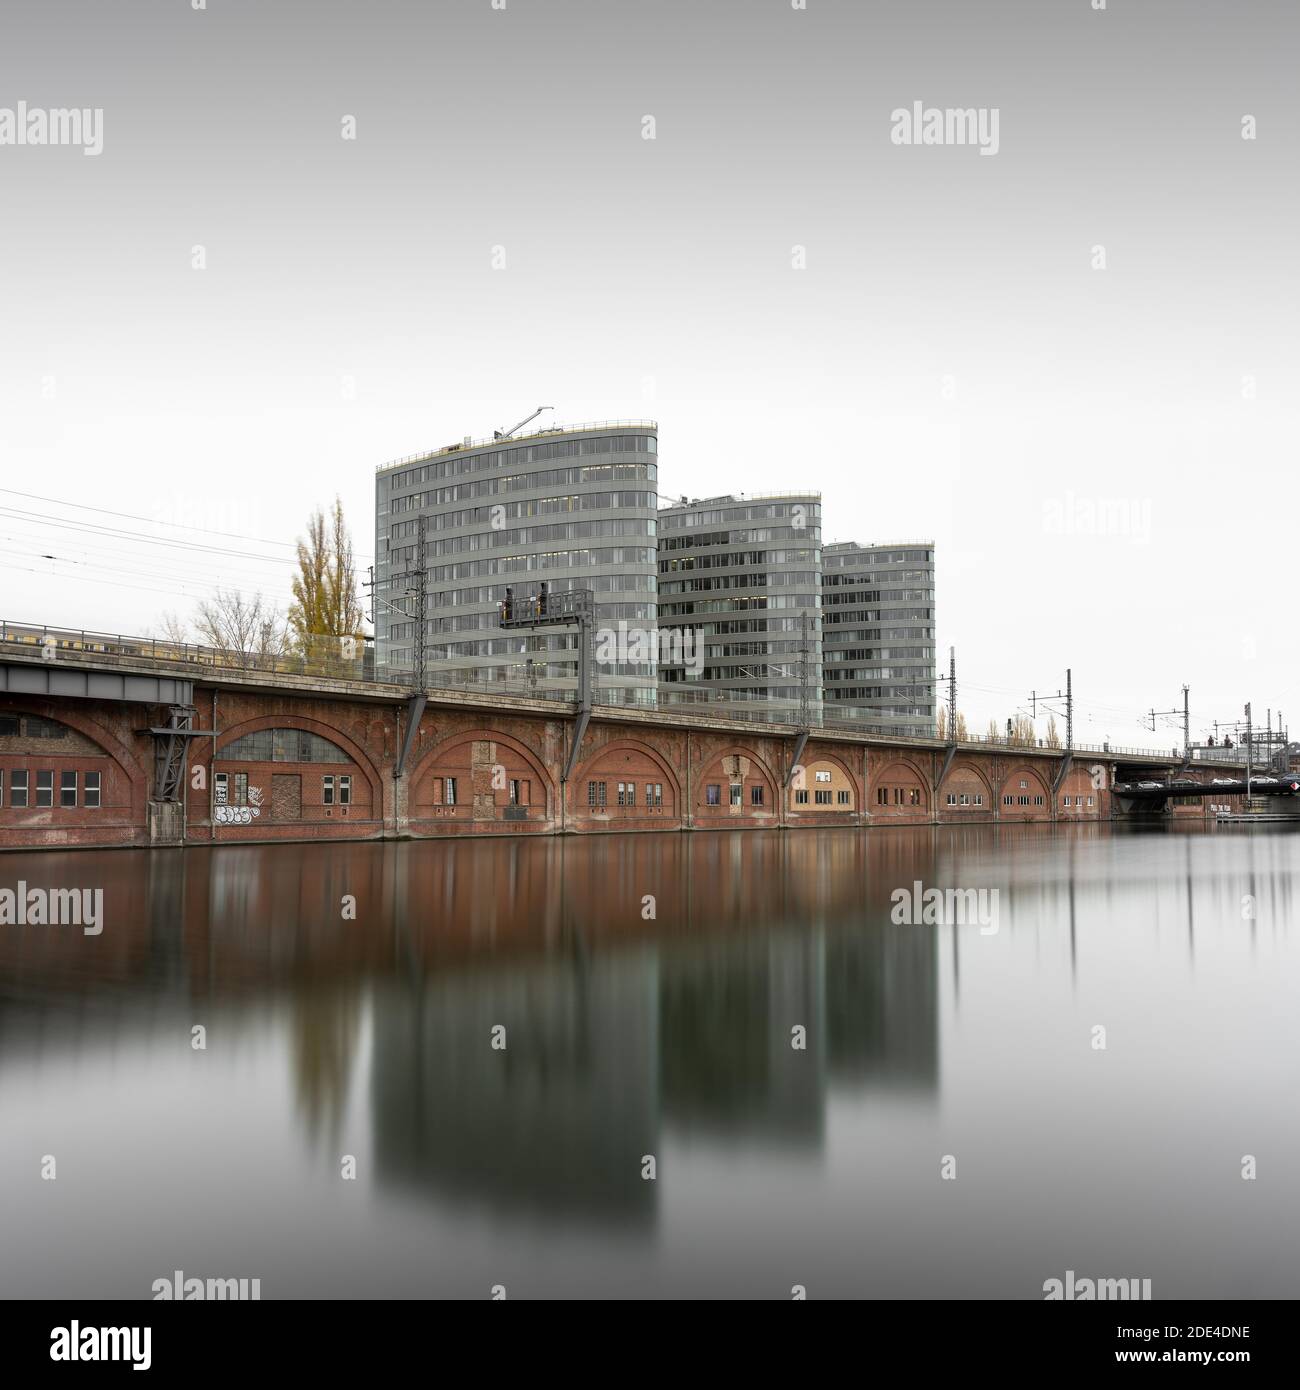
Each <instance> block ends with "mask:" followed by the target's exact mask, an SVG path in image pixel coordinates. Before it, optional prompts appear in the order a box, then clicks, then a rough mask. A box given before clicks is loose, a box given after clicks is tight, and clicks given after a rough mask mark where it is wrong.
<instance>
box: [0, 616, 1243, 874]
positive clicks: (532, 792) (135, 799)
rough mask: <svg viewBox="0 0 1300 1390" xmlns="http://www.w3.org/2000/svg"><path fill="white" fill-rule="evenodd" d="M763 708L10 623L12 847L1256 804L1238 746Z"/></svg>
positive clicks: (7, 692)
mask: <svg viewBox="0 0 1300 1390" xmlns="http://www.w3.org/2000/svg"><path fill="white" fill-rule="evenodd" d="M753 714H754V709H753V707H752V706H751V707H748V708H747V707H744V706H725V705H721V704H701V705H698V706H689V707H686V706H677V707H670V708H666V709H664V708H661V709H653V708H645V707H640V706H621V705H607V704H602V703H601V702H600V695H599V693H597V694H596V695H595V696H594V698H591V699H589V700H588V702H587V707H586V708H580V703H579V702H578V701H568V700H564V699H556V698H549V697H544V696H540V695H538V694H537V693H529V692H527V691H524V692H520V691H517V690H499V689H496V688H493V687H491V686H470V685H465V686H452V685H447V686H431V687H430V688H428V689H427V690H425V691H423V692H420V693H419V694H418V695H417V696H413V695H412V691H411V690H410V689H409V688H407V687H404V686H400V685H393V684H387V683H384V682H380V681H376V680H373V679H367V678H366V675H365V671H364V669H363V666H362V662H361V661H360V660H357V661H352V662H344V661H337V662H327V663H320V664H317V665H315V666H314V667H313V668H312V669H308V668H307V666H306V664H305V663H297V664H295V663H294V662H292V661H286V660H283V659H275V660H267V661H258V660H255V659H253V658H250V657H247V656H245V655H242V654H238V653H233V654H232V653H223V652H218V651H215V650H213V649H210V648H199V647H188V646H177V645H176V644H171V643H161V642H159V643H154V642H150V641H149V640H148V639H143V640H140V639H121V638H116V639H115V638H109V637H102V636H97V635H96V634H86V633H69V632H58V631H55V630H53V629H37V628H22V629H15V628H12V627H9V626H4V627H0V848H4V849H30V848H40V847H67V846H74V845H87V846H94V845H101V846H113V845H120V846H144V845H203V844H226V843H246V842H251V841H275V840H304V839H384V838H405V837H438V836H454V835H499V834H506V835H517V834H564V833H580V834H598V833H607V832H611V831H624V832H627V831H631V832H639V831H661V832H662V831H669V830H672V831H707V830H715V829H726V830H737V829H741V830H749V829H755V830H757V829H790V830H793V829H798V828H808V827H828V826H844V827H848V826H857V827H862V828H867V827H884V826H899V825H913V826H915V825H955V824H971V823H974V824H990V823H993V824H996V823H999V822H1015V823H1023V822H1060V821H1102V820H1109V819H1111V818H1114V817H1117V816H1125V815H1143V814H1146V815H1151V814H1159V815H1165V816H1170V817H1176V818H1179V819H1183V818H1188V817H1201V818H1208V817H1210V816H1211V815H1213V814H1214V813H1215V810H1217V809H1218V808H1219V807H1220V806H1229V807H1233V808H1237V807H1239V806H1240V805H1241V803H1242V799H1243V798H1242V790H1241V789H1239V788H1238V787H1236V786H1235V785H1234V786H1227V785H1225V784H1224V783H1222V782H1220V783H1219V784H1216V783H1215V782H1214V779H1215V778H1219V779H1229V778H1233V777H1234V776H1236V777H1237V778H1238V779H1240V777H1241V776H1243V775H1244V766H1241V765H1234V764H1232V763H1225V762H1223V761H1217V762H1215V763H1214V764H1213V765H1212V766H1211V765H1204V766H1202V765H1196V764H1195V763H1192V764H1182V763H1180V762H1178V760H1171V758H1170V756H1169V755H1168V754H1163V755H1162V754H1158V753H1151V752H1148V751H1143V750H1137V749H1112V748H1110V747H1102V748H1092V747H1075V748H1073V749H1062V748H1053V747H1043V746H1040V745H1020V744H1015V743H1012V742H999V741H992V740H989V741H970V742H961V743H956V742H945V741H943V740H940V739H926V738H886V737H881V736H879V735H875V734H870V733H865V732H863V731H862V730H861V729H860V728H856V727H853V726H851V725H842V726H841V725H833V724H831V723H830V722H825V723H823V724H821V725H820V726H818V727H813V728H802V729H801V728H798V727H795V726H792V725H786V724H776V723H771V722H765V721H763V720H761V719H755V718H754V717H753ZM746 716H747V717H746ZM1146 782H1150V783H1155V784H1159V785H1162V786H1167V787H1168V788H1169V790H1168V791H1167V792H1166V793H1165V794H1164V795H1163V796H1155V795H1151V794H1150V792H1151V788H1149V787H1144V786H1142V785H1140V784H1141V783H1146ZM1117 784H1118V786H1117ZM1121 789H1122V790H1121Z"/></svg>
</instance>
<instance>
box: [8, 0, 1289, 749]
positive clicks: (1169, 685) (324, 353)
mask: <svg viewBox="0 0 1300 1390" xmlns="http://www.w3.org/2000/svg"><path fill="white" fill-rule="evenodd" d="M5 27H6V41H5V44H4V46H3V49H0V108H14V107H16V105H17V103H18V102H19V101H25V102H26V103H27V104H28V106H29V107H42V108H59V107H69V106H74V105H75V106H78V107H90V108H102V109H103V111H104V148H103V152H102V154H100V155H99V156H97V157H86V156H84V155H83V154H82V153H81V151H80V150H77V149H73V148H48V147H44V148H43V147H35V148H33V147H12V146H0V289H2V291H3V294H2V298H0V302H2V303H3V306H4V324H5V328H6V332H5V333H4V334H3V335H0V464H2V469H0V485H3V486H4V487H7V488H11V489H16V490H19V491H24V492H29V493H34V494H40V495H42V496H45V497H51V498H56V499H62V500H64V501H75V502H79V503H83V504H88V505H91V506H95V507H100V508H108V509H112V510H115V511H119V512H125V513H133V514H137V515H139V516H143V517H147V518H156V519H159V520H162V521H166V522H181V523H188V524H190V525H192V526H198V527H204V528H209V529H212V530H217V531H228V532H233V533H239V534H242V535H252V536H259V537H265V538H271V539H275V540H279V541H281V542H286V541H291V540H292V539H293V537H294V535H295V534H297V532H298V531H299V530H300V529H301V527H302V524H303V521H304V518H305V514H306V512H307V510H308V509H309V508H310V507H311V506H312V505H314V504H315V503H316V502H317V501H320V502H322V503H325V502H328V500H329V499H330V498H331V497H332V495H333V494H334V492H336V491H337V492H339V493H340V494H341V495H342V497H343V500H344V503H345V506H346V508H347V510H348V512H349V515H350V517H351V519H352V522H353V526H354V530H355V533H356V537H357V543H358V550H359V551H362V552H366V553H367V558H368V552H369V551H370V550H371V548H372V539H371V516H372V506H373V482H372V480H373V470H374V466H375V465H376V464H377V463H380V462H383V461H385V460H388V459H390V458H393V457H396V456H399V455H404V454H409V453H412V452H415V451H416V450H419V449H422V448H426V447H429V446H435V445H440V444H444V443H447V442H450V441H452V440H454V439H459V438H460V437H461V436H463V435H465V434H471V435H474V436H481V435H485V434H488V433H490V432H491V430H492V429H493V428H494V427H501V426H504V425H508V424H511V423H513V422H514V421H515V420H516V419H519V418H521V417H522V416H524V415H526V414H528V413H529V412H530V411H531V410H532V409H533V408H534V407H535V406H536V405H538V404H540V403H542V402H545V403H547V404H554V405H555V406H556V407H557V410H556V412H555V416H554V417H553V418H555V419H556V420H558V421H564V422H570V421H574V422H576V421H583V420H596V419H604V418H607V417H618V418H621V417H639V416H650V417H653V418H655V419H657V420H658V421H659V424H660V448H661V460H660V462H661V470H660V489H661V493H662V494H663V495H665V496H668V495H673V494H680V493H684V492H689V493H690V494H691V495H693V496H699V495H705V494H707V493H712V492H722V491H729V490H735V489H746V490H751V491H759V490H762V489H765V488H770V489H784V488H795V487H808V486H820V487H821V488H822V490H823V492H824V494H825V513H826V518H827V524H826V537H827V539H856V540H863V541H868V540H891V539H895V538H898V539H908V538H914V537H915V538H920V537H929V536H933V537H934V538H935V540H936V541H937V543H938V546H939V551H938V555H939V570H938V611H939V644H940V647H941V649H942V652H943V653H944V655H945V656H946V651H947V647H948V646H949V645H950V644H956V646H957V648H958V655H959V660H960V663H961V671H962V676H963V684H964V686H965V689H966V691H967V695H966V696H965V697H964V698H963V700H962V705H963V708H964V709H966V711H967V713H968V715H969V717H970V719H971V721H972V724H973V725H974V726H975V727H977V728H982V727H983V726H984V724H985V723H986V722H987V719H988V718H989V717H991V716H996V717H999V718H1004V717H1005V716H1006V715H1007V714H1009V713H1012V712H1014V710H1015V708H1016V707H1017V706H1018V705H1019V704H1020V703H1021V700H1022V699H1023V697H1024V696H1026V695H1027V694H1028V692H1029V690H1030V689H1031V688H1033V687H1037V688H1039V689H1043V688H1055V683H1056V682H1058V681H1060V680H1063V679H1064V670H1065V667H1066V666H1067V665H1070V666H1073V668H1074V672H1075V686H1076V690H1077V692H1078V695H1079V699H1080V703H1081V723H1080V737H1081V738H1082V737H1087V736H1090V735H1094V734H1095V735H1098V736H1100V735H1102V734H1109V735H1110V737H1111V738H1112V739H1113V740H1115V741H1117V742H1120V743H1130V742H1133V743H1137V742H1141V741H1143V732H1142V730H1141V728H1140V727H1139V726H1138V722H1137V712H1138V711H1139V710H1141V709H1145V708H1149V707H1150V706H1151V705H1152V704H1154V705H1155V706H1156V708H1158V709H1165V708H1171V707H1173V705H1174V704H1175V703H1177V701H1178V699H1179V698H1180V696H1179V692H1180V688H1181V685H1182V683H1183V682H1184V681H1186V682H1188V683H1189V684H1190V685H1191V687H1192V695H1193V709H1194V714H1195V716H1196V722H1197V723H1198V725H1203V724H1204V723H1206V722H1208V721H1209V720H1210V719H1213V718H1216V717H1217V718H1221V719H1222V718H1233V717H1235V716H1236V715H1237V714H1238V713H1239V710H1240V706H1241V704H1242V702H1243V701H1244V700H1245V699H1253V700H1254V701H1255V705H1256V708H1257V710H1258V711H1260V712H1261V713H1262V711H1263V709H1264V708H1265V706H1267V705H1272V706H1273V707H1275V708H1276V707H1277V706H1279V705H1280V706H1282V707H1284V708H1285V707H1286V706H1287V704H1288V702H1289V701H1290V700H1291V699H1292V692H1293V690H1294V687H1295V684H1296V677H1297V675H1298V674H1300V661H1298V660H1297V657H1296V654H1295V645H1294V641H1293V638H1292V635H1291V629H1290V623H1289V621H1288V620H1289V618H1290V616H1291V613H1290V610H1291V603H1292V596H1293V592H1294V585H1293V582H1292V572H1293V567H1294V563H1295V561H1294V542H1293V540H1292V539H1291V529H1292V525H1293V521H1292V518H1293V517H1294V515H1295V513H1296V506H1295V503H1296V501H1297V484H1296V482H1295V478H1296V438H1297V430H1296V425H1297V379H1298V378H1297V370H1298V368H1300V362H1298V361H1297V357H1298V353H1297V346H1296V331H1295V326H1296V324H1297V322H1300V313H1298V312H1297V311H1298V309H1300V302H1298V301H1300V294H1298V293H1297V290H1298V284H1297V279H1298V276H1297V268H1296V227H1297V225H1298V219H1297V215H1296V214H1297V207H1296V202H1297V194H1296V180H1295V173H1294V171H1295V169H1296V168H1297V167H1300V94H1298V93H1297V88H1296V84H1295V81H1294V71H1295V63H1296V58H1297V51H1298V47H1300V44H1298V41H1300V7H1297V6H1296V5H1294V4H1292V3H1281V0H1279V2H1278V3H1263V0H1259V2H1258V3H1251V2H1250V0H1234V3H1232V4H1230V5H1229V4H1222V3H1217V0H1216V2H1214V3H1210V0H1142V2H1141V3H1137V0H1110V3H1109V4H1108V7H1107V9H1106V10H1105V11H1103V12H1098V11H1094V9H1093V8H1092V3H1091V0H1032V3H1030V2H1027V3H1001V4H996V3H993V4H984V5H974V4H969V3H964V2H963V0H951V3H949V2H948V0H945V2H944V3H938V0H932V2H931V3H926V2H925V0H912V2H911V3H902V2H901V0H897V2H896V3H890V4H865V3H847V0H808V7H807V9H806V10H803V11H796V10H794V9H792V8H791V6H790V4H789V3H788V0H745V2H744V3H741V2H740V0H736V2H735V3H731V2H730V0H691V3H684V2H682V3H679V2H678V0H663V2H661V3H655V4H651V3H648V2H647V0H642V3H627V2H626V0H602V3H595V0H591V2H590V3H576V2H570V3H566V2H565V0H531V2H530V0H508V4H507V8H506V9H505V10H504V11H494V10H493V9H492V7H491V3H490V0H456V3H450V0H449V2H447V3H435V4H429V5H412V4H394V3H388V2H387V0H372V2H371V3H366V4H360V3H358V4H340V3H296V4H290V3H280V4H268V3H263V4H254V3H241V2H240V0H209V4H208V7H207V8H206V9H205V10H203V11H199V12H196V11H194V10H192V9H191V8H190V6H189V5H188V4H185V3H181V0H174V2H173V3H171V4H169V5H160V4H144V3H120V4H117V5H113V6H105V5H101V4H94V3H89V2H87V3H51V2H50V0H46V2H45V3H15V0H10V3H9V4H8V5H7V7H6V26H5ZM916 101H921V102H923V103H924V104H925V105H926V106H934V107H940V108H948V107H961V108H967V107H972V108H997V110H998V112H999V150H998V153H997V155H996V156H994V157H991V158H990V157H982V156H980V154H979V152H978V150H977V149H974V148H970V147H957V148H952V147H923V146H898V145H895V144H893V143H891V141H890V128H891V112H892V111H893V110H894V109H895V108H900V107H901V108H908V107H911V105H912V103H914V102H916ZM647 115H650V116H653V117H654V120H655V137H656V138H655V139H654V140H646V139H643V138H642V130H643V117H645V116H647ZM346 116H353V117H355V120H356V139H355V140H354V141H350V140H344V139H343V138H342V137H341V124H342V122H343V119H344V118H345V117H346ZM1247 116H1252V117H1254V119H1255V121H1256V123H1257V131H1256V133H1257V138H1256V139H1254V140H1243V139H1242V121H1243V118H1244V117H1247ZM195 246H202V247H203V248H204V254H205V256H206V269H204V270H201V271H199V270H195V269H193V268H192V266H191V262H192V255H193V251H192V248H194V247H195ZM1096 246H1104V248H1105V256H1106V269H1105V270H1095V269H1093V260H1094V250H1093V248H1094V247H1096ZM494 247H503V248H504V251H505V258H506V268H505V269H504V270H494V269H493V268H492V257H493V248H494ZM795 247H803V248H805V252H804V255H805V257H806V266H807V268H806V269H803V270H795V269H793V268H792V256H793V254H794V253H793V248H795ZM51 396H52V399H51ZM1099 504H1101V505H1100V506H1099ZM0 507H3V508H5V509H6V510H5V511H3V512H0V546H3V549H4V551H5V553H4V555H3V557H0V566H3V567H2V568H0V609H2V610H3V611H4V612H5V613H6V614H12V615H13V616H16V617H18V618H22V619H36V620H46V621H49V622H53V623H64V624H70V625H77V626H80V625H83V624H84V625H88V626H95V627H107V628H111V629H113V630H115V631H140V630H142V629H150V628H152V627H153V626H154V625H155V624H156V621H157V618H158V616H159V614H160V613H161V612H162V611H163V610H164V609H166V608H174V609H177V610H179V611H181V612H185V611H188V609H189V608H190V607H191V606H192V601H193V596H197V595H200V594H202V593H203V592H204V591H205V589H206V588H207V587H208V586H210V585H211V584H213V583H214V582H217V581H218V580H220V581H222V582H227V583H237V584H239V585H240V586H241V587H245V588H249V589H252V588H257V587H268V588H274V589H277V590H278V591H279V592H281V593H284V592H286V591H287V581H288V577H289V573H290V569H289V566H288V565H287V564H284V563H280V564H263V563H258V562H256V561H254V560H251V559H248V558H246V557H245V556H241V555H220V554H215V553H212V552H198V551H187V550H185V549H175V548H173V549H170V550H168V549H164V548H161V547H155V546H149V545H145V544H142V543H140V542H139V541H138V540H135V539H132V538H130V537H126V536H105V535H97V536H94V537H90V536H87V535H86V534H85V533H84V532H80V533H79V532H77V531H75V530H66V529H52V528H50V527H49V526H48V525H47V524H46V523H44V522H42V521H40V520H38V519H36V518H32V517H29V518H15V517H14V516H12V515H11V514H9V512H10V511H11V510H12V509H23V510H26V511H29V512H40V513H45V514H56V513H57V514H58V515H60V516H61V517H72V518H78V519H80V520H81V521H82V522H94V523H96V524H98V525H101V526H114V527H117V528H119V529H122V530H135V531H147V532H149V533H150V534H156V535H158V536H165V537H168V538H171V539H173V540H185V539H189V540H191V541H196V542H202V543H203V544H206V545H209V546H214V547H218V548H225V549H234V550H243V551H249V550H258V551H262V552H264V553H267V554H270V555H275V556H279V557H282V558H286V557H288V556H289V555H290V550H289V549H288V548H287V546H284V545H280V546H278V547H274V546H273V547H262V546H253V545H250V544H248V543H247V542H241V541H235V540H232V539H230V538H222V537H215V536H203V535H202V534H201V533H199V532H177V531H175V530H170V529H167V528H160V527H153V526H150V525H147V524H145V523H141V522H136V521H130V520H127V519H121V518H119V519H116V520H115V519H113V518H111V517H106V516H103V515H99V514H96V513H91V512H76V511H69V510H68V509H67V508H64V507H56V506H54V505H51V504H49V503H45V502H38V501H32V500H30V499H23V498H19V497H15V496H14V495H13V494H12V493H5V494H0ZM42 554H55V555H58V556H59V557H60V559H58V560H56V561H48V560H42V559H40V558H38V557H39V556H40V555H42ZM91 562H94V563H97V564H99V565H102V566H104V567H105V568H99V569H95V568H91ZM363 563H364V562H363ZM1159 737H1160V739H1161V740H1162V741H1166V740H1167V741H1168V742H1170V743H1172V742H1173V741H1174V738H1175V734H1174V732H1173V730H1165V729H1164V728H1163V726H1162V732H1161V734H1160V735H1159Z"/></svg>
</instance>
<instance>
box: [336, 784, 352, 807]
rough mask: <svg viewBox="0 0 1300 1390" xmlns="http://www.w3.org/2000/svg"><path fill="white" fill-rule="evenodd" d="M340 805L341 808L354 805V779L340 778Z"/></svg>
mask: <svg viewBox="0 0 1300 1390" xmlns="http://www.w3.org/2000/svg"><path fill="white" fill-rule="evenodd" d="M339 805H340V806H351V805H352V778H351V777H340V778H339Z"/></svg>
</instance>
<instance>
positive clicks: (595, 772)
mask: <svg viewBox="0 0 1300 1390" xmlns="http://www.w3.org/2000/svg"><path fill="white" fill-rule="evenodd" d="M620 785H621V786H622V787H624V788H625V791H624V792H623V798H624V801H623V804H622V805H620V804H619V791H618V788H619V787H620ZM647 786H648V787H649V788H650V789H651V790H650V791H649V792H647V790H646V789H647ZM629 788H630V791H629V790H627V789H629ZM569 797H570V802H569V807H570V811H571V812H572V814H573V815H574V816H577V817H582V818H585V819H587V820H589V821H590V822H591V823H593V824H594V825H597V826H602V825H608V826H609V828H611V829H617V828H619V827H620V826H627V828H629V829H631V828H634V827H635V828H641V829H644V828H655V829H662V828H663V826H664V825H666V824H668V823H670V822H674V821H676V819H677V817H678V816H679V814H680V812H681V808H682V804H683V803H682V789H681V783H680V782H679V781H678V778H677V773H676V771H675V770H674V768H673V766H672V764H671V763H669V762H668V760H667V759H666V758H665V757H664V756H663V754H662V753H660V752H659V750H658V749H657V748H654V747H653V746H652V745H650V744H649V743H643V742H642V741H641V740H640V739H630V738H625V739H614V740H612V741H611V742H609V743H606V744H603V745H602V746H601V747H600V748H598V749H596V751H595V752H594V753H592V754H591V756H590V757H589V758H587V759H586V760H585V761H584V762H582V763H581V764H580V765H579V766H578V768H577V769H576V770H575V772H574V775H573V782H572V786H571V790H570V792H569ZM629 798H630V803H629ZM648 802H649V803H658V804H647V803H648Z"/></svg>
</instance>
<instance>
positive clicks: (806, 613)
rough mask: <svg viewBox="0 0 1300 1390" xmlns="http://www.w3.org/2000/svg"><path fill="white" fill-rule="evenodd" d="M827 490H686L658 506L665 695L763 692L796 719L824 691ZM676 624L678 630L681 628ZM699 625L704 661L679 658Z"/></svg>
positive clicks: (780, 713) (779, 715)
mask: <svg viewBox="0 0 1300 1390" xmlns="http://www.w3.org/2000/svg"><path fill="white" fill-rule="evenodd" d="M821 537H822V503H821V493H819V492H800V493H780V494H772V495H767V496H761V497H757V496H756V497H732V496H727V497H709V498H705V499H703V500H683V501H682V502H681V503H679V504H676V505H672V506H668V507H665V508H663V509H662V510H661V511H660V513H659V628H660V634H661V644H660V645H661V648H667V653H668V657H667V659H666V658H665V657H664V656H661V660H660V666H659V690H660V696H661V704H663V705H665V706H671V705H672V704H673V703H676V702H677V701H679V700H681V699H685V698H691V697H692V693H693V694H694V695H695V696H699V695H701V694H702V692H703V691H705V690H707V691H709V692H717V693H718V694H724V693H725V698H727V699H729V700H736V701H740V700H745V701H755V702H762V703H764V704H766V705H767V706H768V710H769V715H770V717H771V718H773V719H779V720H784V721H789V722H796V721H797V719H798V717H799V715H800V711H801V705H802V702H803V700H804V698H805V697H806V699H807V704H808V714H809V717H810V718H812V719H813V720H816V719H817V718H818V717H819V714H820V710H821V693H822V648H821V641H822V639H821V625H820V623H819V621H818V618H819V616H820V605H821V544H822V541H821ZM674 630H676V632H674ZM687 633H689V634H691V635H692V636H693V635H694V634H698V637H699V640H700V642H701V643H702V645H703V651H702V668H701V669H699V670H698V672H696V671H693V670H692V669H691V663H690V662H688V661H684V660H675V659H672V658H674V657H675V656H676V655H677V654H678V652H679V651H680V652H685V651H687V650H689V649H690V641H689V640H688V641H687V642H686V643H685V644H681V643H680V642H678V641H674V637H676V638H678V639H680V638H682V637H683V636H684V635H685V634H687Z"/></svg>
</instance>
